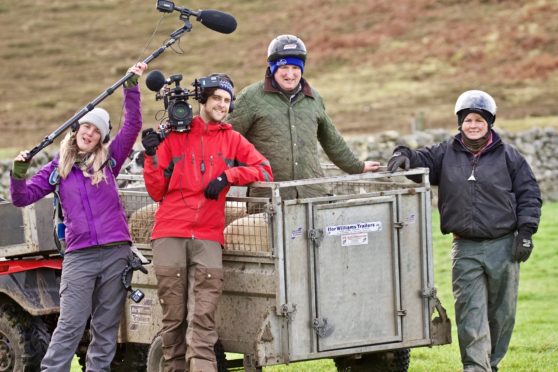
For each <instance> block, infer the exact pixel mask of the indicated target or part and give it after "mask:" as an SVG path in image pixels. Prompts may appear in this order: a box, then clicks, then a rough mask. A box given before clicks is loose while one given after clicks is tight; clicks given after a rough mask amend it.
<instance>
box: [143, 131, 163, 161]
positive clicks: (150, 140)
mask: <svg viewBox="0 0 558 372" xmlns="http://www.w3.org/2000/svg"><path fill="white" fill-rule="evenodd" d="M160 143H161V138H160V137H159V134H158V133H157V132H155V131H154V130H153V129H152V128H148V129H144V131H143V132H141V144H142V145H143V148H144V149H145V154H146V155H149V156H153V155H155V153H156V152H157V146H159V144H160Z"/></svg>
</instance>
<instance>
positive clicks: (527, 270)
mask: <svg viewBox="0 0 558 372" xmlns="http://www.w3.org/2000/svg"><path fill="white" fill-rule="evenodd" d="M555 216H558V203H556V202H555V203H547V204H545V205H544V206H543V217H542V220H541V224H540V227H539V231H538V233H537V234H536V235H535V237H534V245H535V249H534V252H533V254H532V256H531V258H530V259H529V260H528V261H527V262H526V263H523V264H522V265H521V279H520V284H519V304H518V309H517V318H516V325H515V330H514V334H513V337H512V340H511V344H510V349H509V351H508V353H507V354H506V357H505V358H504V360H503V361H502V363H501V364H500V370H501V371H510V372H511V371H513V372H549V371H558V306H557V304H558V302H557V298H558V285H557V278H558V255H557V254H556V242H557V241H558V223H557V220H556V217H555ZM432 224H433V225H432V226H433V228H432V230H433V231H432V235H433V244H434V260H435V283H436V287H437V289H438V296H439V298H440V300H441V301H442V304H443V305H444V306H445V308H446V310H447V311H448V315H449V317H450V319H452V327H453V329H452V331H453V334H452V338H453V340H454V342H453V343H452V344H451V345H444V346H435V347H432V348H416V349H413V350H412V351H411V366H410V368H409V371H410V372H430V371H443V372H458V371H460V370H461V362H460V358H459V348H458V346H457V335H456V329H455V323H454V321H453V319H454V310H453V298H452V293H451V260H450V258H449V251H450V247H451V238H450V236H449V235H446V236H443V235H441V234H440V232H439V215H438V213H437V212H434V214H433V218H432ZM78 371H80V369H79V365H78V364H77V359H75V360H74V364H73V365H72V372H78ZM264 371H267V372H299V371H307V372H335V366H334V364H333V361H331V360H318V361H312V362H304V363H292V364H290V365H282V366H274V367H266V368H264Z"/></svg>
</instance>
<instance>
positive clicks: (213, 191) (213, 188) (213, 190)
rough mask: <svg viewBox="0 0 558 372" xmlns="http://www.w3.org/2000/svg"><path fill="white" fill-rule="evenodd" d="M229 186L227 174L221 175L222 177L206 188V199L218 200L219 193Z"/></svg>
mask: <svg viewBox="0 0 558 372" xmlns="http://www.w3.org/2000/svg"><path fill="white" fill-rule="evenodd" d="M228 184H229V180H228V179H227V175H226V174H225V172H223V173H221V175H220V176H219V177H217V178H215V179H214V180H213V181H211V182H209V184H208V185H207V187H206V188H205V192H204V194H205V197H206V198H208V199H213V200H217V199H218V198H219V193H220V192H221V191H222V190H223V189H224V188H225V187H226V186H227V185H228Z"/></svg>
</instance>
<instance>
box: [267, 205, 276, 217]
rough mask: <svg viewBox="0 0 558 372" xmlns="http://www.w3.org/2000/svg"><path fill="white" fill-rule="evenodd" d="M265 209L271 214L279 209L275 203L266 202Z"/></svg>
mask: <svg viewBox="0 0 558 372" xmlns="http://www.w3.org/2000/svg"><path fill="white" fill-rule="evenodd" d="M265 211H266V212H267V214H268V215H269V216H274V215H275V213H277V210H276V209H275V206H274V205H273V204H266V205H265Z"/></svg>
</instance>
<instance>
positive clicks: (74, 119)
mask: <svg viewBox="0 0 558 372" xmlns="http://www.w3.org/2000/svg"><path fill="white" fill-rule="evenodd" d="M182 21H183V22H184V26H182V27H181V28H179V29H177V30H176V31H174V32H173V33H172V34H170V38H169V39H168V40H167V41H166V42H164V43H163V45H161V47H159V49H157V50H155V51H154V52H153V53H151V54H150V55H149V56H148V57H147V58H146V59H144V60H143V63H145V64H149V63H150V62H151V61H153V60H154V59H155V58H157V57H159V56H160V55H161V54H163V53H164V52H165V50H167V49H168V48H169V47H171V46H172V45H173V44H174V43H175V42H176V41H177V40H178V39H180V37H181V36H182V35H184V33H186V32H189V31H190V30H191V29H192V24H191V23H190V21H188V20H187V19H182ZM133 75H134V73H133V72H128V73H127V74H126V75H124V76H123V77H121V78H120V79H119V80H118V81H117V82H116V83H114V84H113V85H111V86H110V87H109V88H108V89H106V90H105V91H104V92H103V93H101V94H100V95H98V96H97V97H96V98H95V99H94V100H93V101H91V102H89V103H88V104H87V105H85V106H83V107H82V108H81V110H79V111H78V112H76V113H75V114H74V116H72V117H71V118H69V119H68V120H66V122H64V124H62V125H61V126H59V127H58V128H57V129H55V130H54V131H53V132H52V133H50V134H49V135H48V136H46V137H45V138H43V140H42V141H41V143H39V144H38V145H37V146H35V147H33V148H32V149H31V150H29V153H28V154H27V156H26V158H25V160H26V161H30V160H31V159H32V158H33V157H34V156H35V155H37V154H38V153H39V152H40V151H41V150H42V149H44V148H45V147H47V146H48V145H50V144H52V142H54V140H55V139H56V138H57V137H58V136H60V135H61V134H62V133H63V132H64V131H65V130H66V129H68V127H70V126H71V125H72V124H73V123H75V122H77V121H78V120H79V119H81V118H82V117H83V116H85V114H87V113H88V112H89V111H91V110H93V109H94V108H95V106H97V105H98V104H99V103H101V102H102V101H103V100H104V99H105V98H107V97H108V96H110V95H111V94H112V93H114V91H115V90H116V89H117V88H118V87H119V86H121V85H122V84H124V82H126V80H128V79H129V78H131V77H132V76H133Z"/></svg>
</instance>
